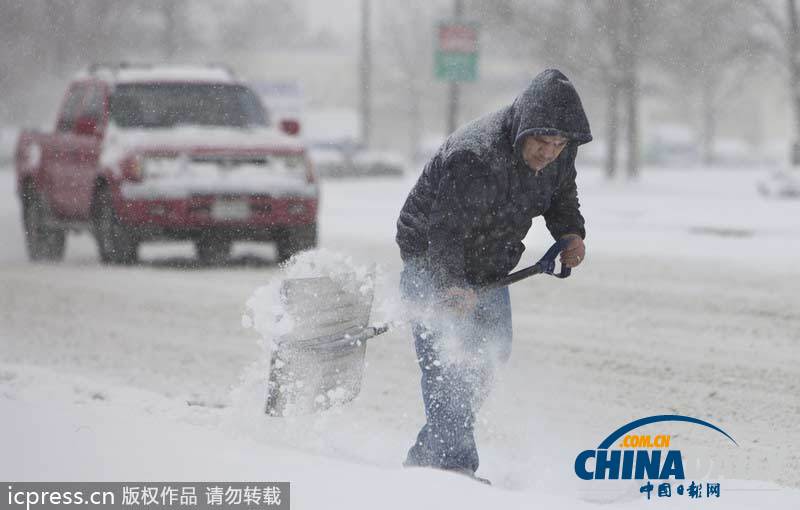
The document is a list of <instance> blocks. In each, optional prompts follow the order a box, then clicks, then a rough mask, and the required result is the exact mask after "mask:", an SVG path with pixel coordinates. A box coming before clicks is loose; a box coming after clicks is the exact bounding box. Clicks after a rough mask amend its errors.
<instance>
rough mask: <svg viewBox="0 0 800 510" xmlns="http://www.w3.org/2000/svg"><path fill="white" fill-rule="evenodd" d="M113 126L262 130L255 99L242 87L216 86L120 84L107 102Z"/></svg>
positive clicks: (262, 120) (260, 110)
mask: <svg viewBox="0 0 800 510" xmlns="http://www.w3.org/2000/svg"><path fill="white" fill-rule="evenodd" d="M109 110H110V114H111V119H112V120H113V121H114V123H115V124H116V125H117V126H119V127H123V128H132V127H137V128H165V127H171V126H175V125H178V124H189V125H200V126H232V127H247V126H265V125H266V124H267V115H266V113H265V112H264V108H263V107H262V106H261V102H260V101H259V99H258V97H256V95H255V94H254V93H253V92H252V91H251V90H250V89H248V88H247V87H244V86H242V85H230V84H217V83H137V84H120V85H117V86H116V88H115V89H114V93H113V94H112V95H111V98H110V100H109Z"/></svg>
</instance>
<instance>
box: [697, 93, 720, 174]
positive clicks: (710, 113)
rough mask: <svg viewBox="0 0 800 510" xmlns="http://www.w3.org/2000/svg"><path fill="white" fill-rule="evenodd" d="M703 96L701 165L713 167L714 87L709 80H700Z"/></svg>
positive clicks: (714, 129)
mask: <svg viewBox="0 0 800 510" xmlns="http://www.w3.org/2000/svg"><path fill="white" fill-rule="evenodd" d="M700 86H701V87H702V94H703V99H702V101H703V135H702V140H703V165H705V166H713V165H714V138H715V137H716V131H717V129H716V128H717V122H716V113H717V112H716V107H715V105H714V86H713V84H712V83H711V79H709V78H706V79H704V80H702V83H701V85H700Z"/></svg>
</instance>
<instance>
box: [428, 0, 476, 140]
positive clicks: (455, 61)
mask: <svg viewBox="0 0 800 510" xmlns="http://www.w3.org/2000/svg"><path fill="white" fill-rule="evenodd" d="M455 6H456V8H455V20H454V21H443V22H441V23H439V26H438V27H437V29H438V32H437V38H436V41H437V45H436V55H435V58H434V63H435V67H436V69H435V71H434V74H435V75H436V78H438V79H439V80H441V81H445V82H448V83H449V85H450V97H449V101H448V109H447V110H448V113H447V133H448V134H450V133H452V132H453V131H455V130H456V125H457V124H458V103H459V99H458V97H459V83H460V82H471V81H475V80H477V79H478V27H477V25H476V24H474V23H468V22H464V21H462V20H461V11H462V10H463V6H462V4H461V2H460V0H456V4H455Z"/></svg>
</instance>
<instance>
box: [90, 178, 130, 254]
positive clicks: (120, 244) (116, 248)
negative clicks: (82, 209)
mask: <svg viewBox="0 0 800 510" xmlns="http://www.w3.org/2000/svg"><path fill="white" fill-rule="evenodd" d="M92 210H93V217H92V227H93V230H94V237H95V239H96V240H97V249H98V251H99V253H100V261H101V262H103V263H104V264H135V263H136V261H137V260H138V257H139V243H138V242H137V240H136V239H135V238H134V236H133V233H132V232H131V231H130V229H129V228H128V227H126V226H125V225H124V224H123V223H122V222H121V221H120V220H119V218H118V217H117V213H116V211H114V206H113V203H112V201H111V193H109V192H108V190H100V191H99V192H98V193H97V194H96V196H95V199H94V204H93V208H92Z"/></svg>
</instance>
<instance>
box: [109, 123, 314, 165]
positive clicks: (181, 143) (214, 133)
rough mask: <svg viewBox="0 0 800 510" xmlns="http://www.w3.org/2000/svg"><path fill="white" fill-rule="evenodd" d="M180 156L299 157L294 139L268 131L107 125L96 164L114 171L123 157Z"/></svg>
mask: <svg viewBox="0 0 800 510" xmlns="http://www.w3.org/2000/svg"><path fill="white" fill-rule="evenodd" d="M156 151H160V152H176V153H182V154H187V155H190V154H216V153H236V152H239V153H243V152H247V153H253V154H258V153H262V154H269V153H301V152H303V144H302V143H301V142H300V141H299V140H298V139H296V138H293V137H290V136H287V135H285V134H283V133H281V132H279V131H277V130H276V129H269V128H226V127H199V126H179V127H172V128H169V129H120V128H118V127H116V126H114V125H113V124H112V125H109V128H108V131H107V132H106V136H105V140H104V143H103V151H102V154H101V156H100V163H101V164H102V165H104V166H108V167H109V168H115V167H116V166H117V163H118V162H119V161H120V160H121V159H122V158H123V157H124V156H125V155H127V154H130V153H141V152H156Z"/></svg>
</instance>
